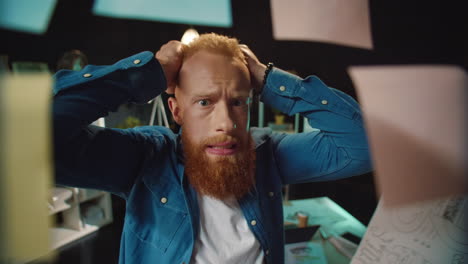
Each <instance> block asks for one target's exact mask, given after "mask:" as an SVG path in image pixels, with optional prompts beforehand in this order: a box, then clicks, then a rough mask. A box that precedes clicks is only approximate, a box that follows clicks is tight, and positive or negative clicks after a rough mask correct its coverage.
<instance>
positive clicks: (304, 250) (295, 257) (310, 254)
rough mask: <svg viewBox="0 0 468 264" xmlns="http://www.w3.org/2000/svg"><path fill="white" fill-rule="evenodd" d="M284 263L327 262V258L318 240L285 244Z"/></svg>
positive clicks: (325, 263)
mask: <svg viewBox="0 0 468 264" xmlns="http://www.w3.org/2000/svg"><path fill="white" fill-rule="evenodd" d="M284 250H285V252H284V253H285V263H286V264H327V259H326V257H325V253H324V251H323V248H322V245H321V244H320V243H319V242H300V243H294V244H286V245H285V246H284Z"/></svg>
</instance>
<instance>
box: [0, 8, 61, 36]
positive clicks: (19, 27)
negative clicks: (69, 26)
mask: <svg viewBox="0 0 468 264" xmlns="http://www.w3.org/2000/svg"><path fill="white" fill-rule="evenodd" d="M56 2H57V0H34V1H30V0H2V1H0V27H2V28H6V29H9V30H15V31H23V32H28V33H34V34H42V33H44V32H46V31H47V28H48V26H49V22H50V18H51V17H52V14H53V11H54V9H55V4H56Z"/></svg>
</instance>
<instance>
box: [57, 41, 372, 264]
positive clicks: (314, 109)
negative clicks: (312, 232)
mask: <svg viewBox="0 0 468 264" xmlns="http://www.w3.org/2000/svg"><path fill="white" fill-rule="evenodd" d="M56 80H57V82H56V85H55V90H54V91H55V98H54V122H55V143H56V149H55V151H56V164H57V165H56V169H57V181H58V182H59V183H62V184H67V185H72V186H78V187H86V188H96V189H102V190H107V191H110V192H112V193H114V194H117V195H119V196H121V197H122V198H124V199H125V200H126V202H127V209H126V217H125V224H124V230H123V234H122V240H121V252H120V263H283V262H284V252H283V251H284V248H283V244H284V238H283V215H282V199H281V188H282V186H283V185H285V184H291V183H300V182H306V181H323V180H333V179H339V178H344V177H349V176H352V175H357V174H362V173H365V172H368V171H369V170H370V167H371V166H370V159H369V152H368V146H367V142H366V136H365V133H364V128H363V124H362V120H361V113H360V111H359V107H358V105H357V103H356V102H355V101H354V100H353V99H352V98H351V97H349V96H347V95H345V94H343V93H341V92H339V91H337V90H334V89H331V88H328V87H327V86H325V85H324V84H323V83H322V82H321V81H320V80H319V79H318V78H316V77H309V78H306V79H304V80H302V79H300V78H299V77H297V76H295V75H291V74H289V73H286V72H284V71H281V70H279V69H276V68H272V67H271V65H270V64H269V66H268V67H267V66H265V65H264V64H262V63H260V62H259V61H258V59H257V58H256V57H255V55H254V54H253V53H252V52H251V51H250V50H249V49H248V48H247V46H241V45H239V44H238V42H237V40H236V39H232V38H227V37H224V36H220V35H216V34H206V35H202V36H200V37H199V38H198V39H197V40H195V41H194V42H192V43H191V44H190V45H189V46H183V45H182V44H181V43H180V42H177V41H171V42H169V43H167V44H166V45H164V46H163V47H162V48H161V49H160V50H159V51H158V53H157V54H156V59H155V58H154V57H153V56H152V54H151V53H149V52H143V53H140V54H137V55H134V56H132V57H129V58H127V59H124V60H121V61H119V62H117V63H116V64H114V65H111V66H87V67H86V68H85V69H84V70H83V71H81V72H79V73H74V72H70V71H62V72H59V73H57V75H56ZM166 87H167V91H166V92H168V93H170V94H175V97H173V98H170V99H169V107H170V110H171V112H172V115H173V117H174V120H175V121H176V122H177V123H179V124H180V125H181V127H182V128H181V130H182V131H181V133H180V134H173V133H172V132H171V131H170V130H168V129H165V128H162V127H140V128H135V129H127V130H118V129H104V128H98V127H93V126H88V124H89V123H90V122H92V121H93V120H95V119H97V117H100V116H104V115H106V114H107V113H108V112H109V111H112V110H115V109H117V107H118V106H119V105H120V104H122V103H125V102H128V101H133V102H140V103H143V102H147V101H148V100H150V99H151V98H154V97H155V96H157V95H158V94H160V93H161V92H163V90H164V89H165V88H166ZM252 87H253V89H254V90H253V91H252V90H251V89H252ZM252 92H254V93H259V94H260V96H261V100H263V102H265V103H266V104H269V105H271V106H273V107H274V108H276V109H279V110H281V111H283V112H284V113H287V114H290V115H291V114H295V113H301V114H302V115H304V116H307V117H308V118H309V119H310V120H311V122H312V123H313V126H314V127H315V128H318V129H320V131H314V132H310V133H301V134H295V135H285V134H277V133H272V132H271V130H269V129H249V107H250V99H249V98H251V96H250V95H251V93H252Z"/></svg>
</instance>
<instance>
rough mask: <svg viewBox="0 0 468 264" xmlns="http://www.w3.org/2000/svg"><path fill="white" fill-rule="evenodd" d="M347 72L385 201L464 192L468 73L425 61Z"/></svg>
mask: <svg viewBox="0 0 468 264" xmlns="http://www.w3.org/2000/svg"><path fill="white" fill-rule="evenodd" d="M349 72H350V75H351V77H352V79H353V82H354V84H355V87H356V89H357V92H358V96H359V99H360V103H361V106H362V109H363V113H364V118H365V123H366V128H367V133H368V136H369V139H370V146H371V152H372V156H373V161H374V165H375V172H376V173H375V174H376V179H377V184H378V187H379V190H380V191H381V192H383V193H384V194H385V199H386V200H387V201H386V202H387V204H388V205H397V204H404V203H408V202H414V201H421V200H425V199H431V198H439V197H440V198H441V197H444V196H448V195H455V194H461V193H467V190H468V177H467V156H468V153H467V146H468V145H467V137H466V135H468V133H467V125H468V123H467V109H468V108H467V105H468V101H467V87H468V76H467V74H466V72H465V71H463V70H462V69H461V68H458V67H455V66H429V65H427V66H378V67H351V69H350V70H349Z"/></svg>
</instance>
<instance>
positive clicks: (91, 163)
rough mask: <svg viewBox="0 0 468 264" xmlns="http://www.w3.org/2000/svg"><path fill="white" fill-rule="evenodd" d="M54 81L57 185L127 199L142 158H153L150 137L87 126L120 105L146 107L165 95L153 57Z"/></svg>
mask: <svg viewBox="0 0 468 264" xmlns="http://www.w3.org/2000/svg"><path fill="white" fill-rule="evenodd" d="M54 78H55V85H54V91H53V93H54V97H53V122H54V124H53V125H54V152H55V153H54V155H55V159H54V160H55V169H56V182H57V183H58V184H63V185H69V186H76V187H84V188H94V189H101V190H106V191H110V192H113V193H115V194H118V195H120V196H125V195H126V193H128V191H129V190H130V189H131V187H132V185H133V182H134V180H135V177H137V175H138V172H139V170H140V168H141V165H142V163H143V162H144V159H145V154H147V153H149V152H151V151H153V152H154V150H151V149H149V146H148V145H149V144H144V143H145V141H147V140H148V136H147V135H145V134H143V133H139V132H137V130H136V129H109V128H101V127H96V126H92V125H89V124H90V123H91V122H93V121H94V120H96V119H98V118H100V117H103V116H107V115H108V113H109V112H110V111H116V110H117V108H118V107H119V105H121V104H123V103H127V102H136V103H144V102H148V101H149V100H151V99H152V98H154V97H156V96H157V95H159V94H160V93H161V92H162V91H164V89H165V88H166V80H165V77H164V73H163V70H162V68H161V66H160V64H159V63H158V61H157V60H156V59H155V58H154V56H153V54H152V53H151V52H142V53H139V54H136V55H134V56H131V57H129V58H126V59H123V60H121V61H119V62H117V63H115V64H113V65H108V66H94V65H88V66H86V67H85V68H84V69H83V70H81V71H78V72H77V71H69V70H62V71H59V72H57V73H56V75H55V76H54ZM156 138H159V137H156ZM162 138H163V137H160V138H159V139H160V140H156V142H159V143H160V144H159V147H162V145H163V144H164V142H163V141H164V140H162ZM156 145H157V144H156ZM157 147H158V146H157Z"/></svg>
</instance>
